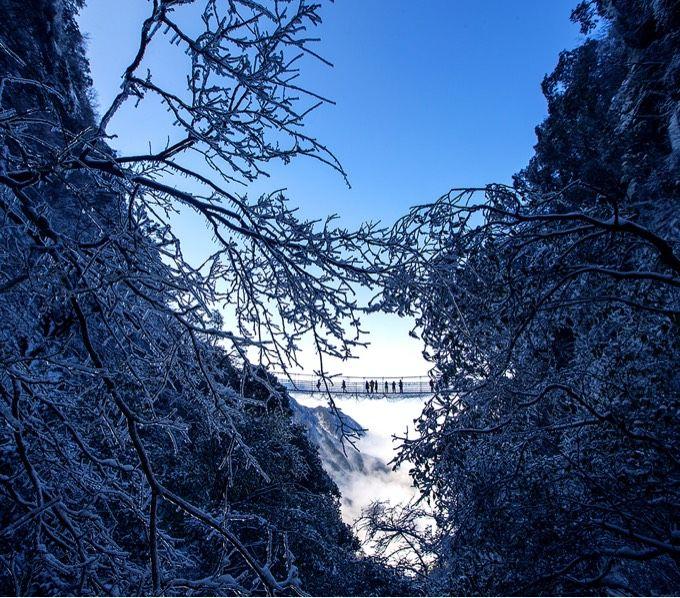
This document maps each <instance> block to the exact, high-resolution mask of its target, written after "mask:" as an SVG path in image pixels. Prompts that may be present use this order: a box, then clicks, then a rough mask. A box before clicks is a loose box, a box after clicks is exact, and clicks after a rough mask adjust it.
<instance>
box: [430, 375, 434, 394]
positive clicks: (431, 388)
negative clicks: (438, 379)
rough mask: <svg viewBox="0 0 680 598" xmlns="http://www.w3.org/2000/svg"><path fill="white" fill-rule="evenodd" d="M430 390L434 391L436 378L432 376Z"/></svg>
mask: <svg viewBox="0 0 680 598" xmlns="http://www.w3.org/2000/svg"><path fill="white" fill-rule="evenodd" d="M430 392H434V380H433V379H432V378H430Z"/></svg>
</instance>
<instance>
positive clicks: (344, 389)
mask: <svg viewBox="0 0 680 598" xmlns="http://www.w3.org/2000/svg"><path fill="white" fill-rule="evenodd" d="M342 392H347V384H345V381H344V380H343V381H342Z"/></svg>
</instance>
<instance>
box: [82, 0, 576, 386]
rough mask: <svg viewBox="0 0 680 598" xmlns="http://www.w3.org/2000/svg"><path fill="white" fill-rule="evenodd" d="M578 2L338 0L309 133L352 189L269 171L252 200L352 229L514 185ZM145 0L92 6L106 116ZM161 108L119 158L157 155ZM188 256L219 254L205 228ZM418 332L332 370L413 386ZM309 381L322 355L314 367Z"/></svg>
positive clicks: (135, 128)
mask: <svg viewBox="0 0 680 598" xmlns="http://www.w3.org/2000/svg"><path fill="white" fill-rule="evenodd" d="M575 4H576V1H575V0H515V1H512V2H508V1H507V0H505V1H503V0H465V1H464V0H337V1H336V2H335V3H332V4H330V3H329V4H326V5H324V7H323V9H322V15H323V18H324V22H323V24H322V25H321V27H320V28H319V29H318V30H317V31H316V32H315V33H316V34H318V35H319V36H320V37H321V42H320V43H319V44H317V46H316V48H315V49H316V50H317V51H319V53H320V54H322V55H323V56H324V58H326V59H328V60H329V61H331V62H332V63H333V64H334V68H332V69H331V68H328V67H327V66H325V65H323V64H322V63H320V62H307V63H306V64H305V65H304V66H305V67H306V68H305V71H304V72H303V75H302V79H303V82H304V84H305V85H306V86H307V87H308V88H310V89H312V90H314V91H317V92H319V93H321V94H322V95H324V96H326V97H329V98H331V99H333V100H334V101H335V102H336V105H334V106H330V105H328V106H324V107H322V108H321V109H320V110H318V111H316V112H314V113H312V114H311V115H310V116H309V118H308V120H307V124H306V128H307V132H308V133H311V134H313V135H314V136H316V137H317V138H318V139H319V140H320V141H322V142H323V143H324V144H325V145H327V146H328V147H329V148H331V149H332V151H333V152H334V153H335V154H336V155H337V157H338V158H339V159H340V161H341V163H342V164H343V166H344V168H345V170H346V171H347V173H348V175H349V180H350V183H351V188H348V187H347V185H346V184H345V182H344V180H343V179H342V178H341V177H340V176H339V175H338V174H337V173H336V172H335V171H333V170H331V169H330V168H328V167H325V166H324V165H322V164H320V163H318V162H316V161H314V160H310V159H305V158H300V159H298V160H296V161H294V162H293V163H292V164H290V165H288V166H282V165H276V166H273V167H272V168H270V169H269V173H270V175H271V177H270V178H269V179H264V180H262V181H258V182H257V183H256V184H255V185H253V187H252V190H250V191H249V193H252V194H254V195H256V194H259V193H262V192H265V191H271V190H273V189H278V188H282V187H285V188H286V189H287V194H288V196H289V197H290V198H291V200H292V203H293V204H295V205H297V206H299V207H300V211H301V213H302V214H303V215H304V216H306V217H309V218H318V217H323V216H325V215H327V214H329V213H337V214H338V215H339V216H340V218H341V222H342V223H343V224H347V225H350V226H352V225H357V224H359V223H360V222H362V221H364V220H381V221H383V222H385V223H390V222H392V221H393V220H394V219H396V218H397V217H399V216H400V215H401V214H403V213H404V212H405V211H406V210H407V209H408V207H409V206H411V205H414V204H418V203H424V202H428V201H432V200H434V199H436V198H437V197H439V196H440V195H442V194H443V193H445V192H446V191H447V190H448V189H449V188H451V187H462V186H475V185H483V184H486V183H488V182H509V181H510V178H511V176H512V174H513V173H514V172H516V171H517V170H519V169H520V168H522V167H523V166H524V165H525V164H526V162H527V161H528V159H529V158H530V156H531V152H532V147H533V145H534V143H535V135H534V127H535V126H536V125H537V124H538V123H539V122H540V121H541V120H542V119H543V118H544V117H545V113H546V105H545V101H544V99H543V96H542V94H541V90H540V83H541V80H542V78H543V76H544V75H545V74H546V73H548V72H550V71H551V70H552V69H553V68H554V66H555V64H556V62H557V58H558V55H559V52H560V51H561V50H563V49H565V48H571V47H573V46H574V45H576V44H577V43H578V42H579V40H580V36H579V33H578V28H577V26H575V25H574V24H572V23H571V22H570V21H569V13H570V11H571V9H572V8H573V7H574V5H575ZM149 11H150V5H149V3H148V2H146V1H145V0H89V2H88V3H87V6H86V7H85V9H84V10H83V11H82V14H81V17H80V24H81V28H82V29H83V31H84V33H86V35H87V36H88V38H89V42H88V48H89V52H88V53H89V58H90V62H91V68H92V75H93V79H94V84H95V90H96V92H97V97H98V101H99V105H100V106H102V107H107V106H108V104H109V102H110V100H111V99H112V97H113V96H114V95H115V93H116V92H117V90H118V85H119V82H120V75H121V73H122V72H123V70H124V69H125V67H126V66H127V64H128V63H129V62H130V60H131V58H132V56H133V55H134V52H135V49H136V43H137V40H138V36H139V27H140V24H141V22H142V21H143V19H144V18H145V17H146V16H148V14H149ZM154 52H155V50H153V51H152V54H151V55H150V57H149V58H150V61H151V62H152V63H153V64H154V65H155V68H156V72H157V73H158V76H160V77H167V78H173V77H178V76H181V77H184V73H183V72H182V69H181V67H180V66H179V65H181V58H180V57H177V56H172V54H167V53H166V54H164V53H162V52H161V51H158V52H157V53H156V54H154ZM157 108H158V107H157V106H156V107H154V106H153V105H149V106H147V107H141V108H138V109H136V110H135V109H132V108H130V109H127V110H124V111H122V112H121V113H120V115H119V116H118V117H117V118H116V120H115V121H114V122H113V123H112V125H113V128H114V130H115V132H116V133H117V134H118V135H119V137H118V139H117V140H115V141H114V146H116V147H118V149H121V150H122V151H132V150H135V149H137V150H138V149H146V148H147V147H148V143H149V142H151V143H152V144H153V145H154V147H156V148H158V147H160V146H161V145H162V144H163V143H164V142H165V140H166V135H167V123H165V122H164V121H163V115H164V113H163V112H162V111H158V110H157ZM179 232H180V235H181V238H182V239H183V241H184V245H185V250H186V251H188V252H189V254H191V252H194V253H195V254H196V255H198V254H200V253H201V252H203V251H206V250H208V248H209V239H206V235H205V229H204V228H203V227H202V226H201V225H200V224H199V223H197V222H196V221H195V220H192V219H191V218H190V217H186V218H185V219H184V220H183V221H181V222H180V223H179ZM410 325H411V323H410V322H408V321H400V320H398V319H396V318H395V317H392V316H380V315H377V316H371V317H370V318H366V319H365V322H364V328H367V329H368V330H370V332H371V341H372V346H371V347H370V348H369V349H366V350H365V351H364V352H363V353H362V354H361V355H360V357H361V359H359V360H356V361H353V362H351V363H350V364H349V365H348V364H332V365H333V368H334V369H335V371H342V372H344V373H345V374H348V375H351V374H355V375H375V376H378V375H388V376H392V375H395V376H398V375H417V374H423V373H425V371H426V370H427V367H428V366H427V364H426V363H425V362H424V361H423V360H422V358H421V357H420V351H421V349H422V347H421V346H420V344H419V342H418V341H417V340H415V339H412V338H409V337H408V334H407V332H408V329H409V328H410ZM304 360H305V362H306V363H309V369H311V368H312V367H314V364H315V360H314V356H313V354H312V353H311V351H310V352H307V353H306V354H305V356H304Z"/></svg>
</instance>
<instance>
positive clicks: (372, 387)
mask: <svg viewBox="0 0 680 598" xmlns="http://www.w3.org/2000/svg"><path fill="white" fill-rule="evenodd" d="M365 386H366V394H374V393H376V392H378V388H379V385H378V381H377V380H366V383H365ZM342 392H347V385H346V384H345V381H344V380H343V381H342ZM389 392H390V384H389V382H388V381H387V380H385V394H388V393H389ZM392 392H393V393H396V392H397V382H395V381H394V380H392ZM399 392H400V393H403V392H404V382H403V380H399Z"/></svg>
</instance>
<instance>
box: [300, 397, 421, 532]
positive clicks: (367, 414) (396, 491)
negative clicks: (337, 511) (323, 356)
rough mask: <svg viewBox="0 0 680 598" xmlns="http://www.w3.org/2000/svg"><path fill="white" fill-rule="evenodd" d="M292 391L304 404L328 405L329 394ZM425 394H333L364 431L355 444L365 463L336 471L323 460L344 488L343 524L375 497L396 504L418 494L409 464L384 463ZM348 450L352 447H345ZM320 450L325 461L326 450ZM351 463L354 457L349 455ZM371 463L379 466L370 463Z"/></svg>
mask: <svg viewBox="0 0 680 598" xmlns="http://www.w3.org/2000/svg"><path fill="white" fill-rule="evenodd" d="M292 396H293V397H294V398H295V400H296V401H298V403H300V404H301V405H303V406H305V407H310V408H314V407H319V406H326V405H327V404H328V403H327V398H326V397H325V396H323V395H320V394H308V393H292ZM426 399H427V397H422V396H421V397H416V398H414V397H409V398H404V399H399V400H394V399H380V398H378V399H376V398H371V399H365V398H364V399H360V398H354V397H343V396H342V395H334V400H335V402H336V404H337V406H338V407H339V408H340V409H341V410H342V412H343V413H345V414H346V415H348V416H349V417H351V418H352V419H353V420H354V421H356V422H357V423H358V424H360V425H361V426H362V427H363V428H366V429H367V432H366V434H365V435H364V436H363V437H362V438H361V439H360V440H359V441H358V443H357V448H358V449H359V451H360V453H361V455H362V457H363V460H364V461H365V462H368V463H369V466H365V467H352V468H351V470H350V471H339V470H338V469H337V467H333V466H332V465H331V464H329V463H327V462H324V466H325V467H326V470H327V471H328V473H329V474H330V475H331V476H332V477H333V479H334V480H335V482H336V484H338V487H339V488H340V492H341V493H342V501H341V508H342V516H343V519H344V520H345V521H346V522H347V523H350V524H351V523H353V522H354V521H355V520H356V519H357V518H358V517H359V516H360V515H361V512H362V510H363V509H365V508H366V507H367V506H368V505H369V504H370V503H372V502H373V501H376V500H388V501H390V502H391V503H393V504H397V503H405V502H408V501H409V500H411V499H412V498H415V497H416V495H417V490H416V489H415V488H414V487H413V486H412V484H411V478H410V476H409V474H408V466H406V465H402V466H401V467H400V468H399V469H398V470H396V471H393V470H392V467H391V466H388V464H389V463H390V461H392V459H393V458H394V457H395V456H396V448H397V444H398V443H397V442H395V441H394V439H393V436H394V435H398V436H403V435H404V433H405V432H406V429H407V428H408V430H409V432H410V434H411V435H412V434H413V428H414V426H413V420H414V419H416V418H417V417H418V416H419V415H420V412H421V411H422V408H423V404H424V402H425V400H426ZM347 450H348V451H351V450H353V449H351V447H348V448H347ZM321 454H322V460H323V459H324V452H323V451H322V452H321ZM324 461H325V460H324ZM350 462H354V460H352V459H350ZM371 462H376V463H378V464H379V465H380V466H370V463H371ZM385 466H387V467H385Z"/></svg>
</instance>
